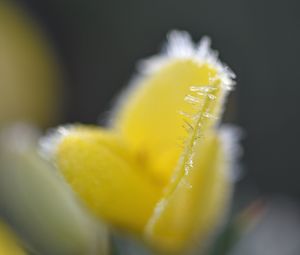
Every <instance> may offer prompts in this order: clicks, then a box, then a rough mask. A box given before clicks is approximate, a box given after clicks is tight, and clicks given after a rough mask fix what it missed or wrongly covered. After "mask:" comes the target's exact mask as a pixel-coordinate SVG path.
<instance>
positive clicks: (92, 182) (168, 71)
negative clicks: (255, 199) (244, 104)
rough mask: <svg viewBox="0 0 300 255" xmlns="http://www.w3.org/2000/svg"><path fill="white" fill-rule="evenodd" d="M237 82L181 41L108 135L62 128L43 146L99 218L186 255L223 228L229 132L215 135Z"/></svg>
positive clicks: (155, 63)
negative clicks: (228, 95) (224, 105)
mask: <svg viewBox="0 0 300 255" xmlns="http://www.w3.org/2000/svg"><path fill="white" fill-rule="evenodd" d="M233 77H234V75H233V74H232V72H231V71H230V70H229V69H228V68H227V67H226V66H224V65H223V64H222V63H221V62H220V61H219V60H218V58H217V54H216V53H215V52H214V51H212V50H211V49H210V46H209V39H207V38H204V39H203V40H202V41H201V42H200V43H199V44H198V45H194V44H193V43H192V42H191V40H190V37H189V35H188V34H187V33H185V32H176V31H175V32H172V33H170V34H169V38H168V44H167V47H166V49H165V51H164V53H163V54H161V55H158V56H155V57H153V58H151V59H150V60H147V61H144V62H142V64H141V65H140V73H139V74H138V75H137V76H136V77H135V79H134V80H133V82H132V84H131V85H130V86H129V89H128V90H127V91H125V92H124V93H123V94H122V95H121V97H120V99H119V101H118V102H117V104H116V107H115V109H114V111H113V112H112V116H111V120H110V126H109V127H108V128H101V127H95V126H84V125H73V126H66V127H61V128H58V130H57V132H55V133H54V134H52V135H50V136H48V137H46V138H44V139H43V140H42V146H43V150H44V153H46V154H47V155H48V156H50V158H51V159H52V160H53V161H54V162H55V164H56V165H57V168H58V169H59V170H60V172H61V173H62V174H63V176H64V177H65V179H66V180H67V182H68V183H69V184H70V185H71V187H72V188H73V190H74V191H75V192H76V194H77V195H78V196H79V197H80V198H81V200H82V201H83V202H84V203H85V205H86V206H87V208H89V209H90V210H91V211H92V212H93V213H94V214H95V215H96V216H98V217H99V218H100V219H104V220H106V221H107V222H108V223H109V224H110V225H112V226H114V227H116V228H119V229H122V230H126V231H128V232H131V233H133V234H135V235H138V236H139V237H140V238H141V239H142V240H144V241H145V242H146V243H148V244H149V245H150V246H151V247H153V248H154V250H157V251H158V252H162V253H164V254H165V253H172V254H175V253H179V254H182V253H184V252H183V251H187V250H188V249H189V248H191V247H192V246H193V244H194V245H195V243H200V244H199V245H201V244H204V242H205V240H207V238H209V236H210V235H212V234H213V232H214V231H215V230H216V229H217V227H218V226H219V225H220V224H221V222H222V219H223V218H224V215H225V214H226V210H227V207H228V202H229V200H230V197H231V190H232V180H231V174H230V168H231V159H232V156H231V155H230V154H231V151H230V150H228V148H230V147H231V145H230V144H231V143H232V141H231V140H232V139H231V137H230V134H229V133H230V131H228V129H224V128H222V127H219V120H220V117H221V113H222V111H223V103H224V100H225V98H226V95H227V92H228V91H229V90H230V89H231V88H232V85H233V81H232V78H233Z"/></svg>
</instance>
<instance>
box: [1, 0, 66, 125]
mask: <svg viewBox="0 0 300 255" xmlns="http://www.w3.org/2000/svg"><path fill="white" fill-rule="evenodd" d="M55 56H56V54H55V52H54V50H53V49H52V48H51V46H50V45H49V41H48V38H46V36H45V35H44V33H43V31H42V29H41V28H40V27H39V26H38V24H37V23H36V22H35V21H34V19H33V18H32V17H31V16H30V14H28V13H27V12H26V10H25V9H23V8H21V7H19V6H17V5H16V4H13V1H10V0H7V1H6V0H2V1H1V2H0V91H1V93H0V126H2V125H7V124H10V123H13V122H16V121H25V122H29V123H34V124H36V125H38V126H40V127H47V126H48V125H49V124H52V125H53V123H56V122H57V119H58V114H59V113H58V111H59V110H60V98H61V94H62V93H61V92H62V90H60V85H61V84H62V73H61V70H60V67H59V65H58V59H57V58H56V57H55Z"/></svg>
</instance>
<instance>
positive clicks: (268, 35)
mask: <svg viewBox="0 0 300 255" xmlns="http://www.w3.org/2000/svg"><path fill="white" fill-rule="evenodd" d="M19 2H21V3H22V4H24V5H26V6H27V7H28V8H29V9H31V11H32V12H33V13H34V15H35V16H36V17H37V19H38V20H39V22H40V23H41V24H42V26H43V27H44V28H45V29H46V31H48V34H49V37H50V39H52V41H53V43H54V46H55V47H56V49H57V51H58V53H59V56H60V57H61V59H62V62H63V65H64V68H65V71H66V77H67V85H66V87H67V91H68V93H67V95H68V97H67V98H66V101H65V118H64V121H65V122H74V121H80V122H86V123H95V122H97V121H98V119H99V116H100V121H101V120H103V119H105V116H106V115H107V110H108V109H109V108H110V105H111V103H112V100H113V98H114V96H115V95H116V94H117V92H118V91H119V90H120V88H122V87H123V86H124V85H126V83H127V81H128V80H129V78H130V76H131V74H133V72H134V66H135V63H136V61H137V60H138V59H140V58H144V57H147V56H149V55H152V54H153V53H156V52H157V50H158V49H159V48H160V46H161V43H162V42H163V40H164V37H165V34H166V33H167V32H168V31H169V30H170V29H174V28H177V29H184V30H187V31H189V32H190V33H191V34H192V36H193V38H194V39H197V40H198V39H199V38H200V37H201V36H202V35H209V36H211V37H212V39H213V47H214V48H216V49H218V50H219V51H220V52H221V58H222V60H224V61H225V62H226V63H227V64H228V65H229V66H230V67H232V69H233V70H234V71H235V72H236V74H237V77H238V78H237V82H238V85H237V89H236V91H235V93H234V94H233V95H232V96H231V99H230V106H229V113H230V114H227V119H230V120H233V121H234V122H235V123H236V124H238V125H240V126H241V127H243V129H244V130H245V132H246V138H245V139H244V141H243V144H244V149H245V156H244V158H243V166H244V169H245V173H246V174H245V177H244V178H243V180H242V182H241V183H240V187H247V186H248V185H250V186H251V187H252V189H254V190H255V189H256V188H257V189H258V190H260V191H261V192H264V193H270V192H271V193H288V194H290V195H294V196H297V197H298V198H299V197H300V185H299V182H300V155H299V151H300V150H299V142H300V139H299V138H300V133H299V130H300V83H299V81H300V71H299V53H300V35H299V28H300V17H299V13H300V12H299V11H300V8H299V7H300V6H299V0H284V1H278V0H277V1H276V0H266V1H264V0H247V1H246V0H228V1H226V0H220V1H216V0H210V1H208V0H203V1H201V0H198V1H196V0H194V1H192V0H185V1H179V0H173V1H171V0H166V1H164V0H160V1H158V0H148V1H147V0H133V1H126V0H119V1H116V0H110V1H108V0H103V1H101V0H97V1H96V0H81V1H79V0H43V1H41V0H19Z"/></svg>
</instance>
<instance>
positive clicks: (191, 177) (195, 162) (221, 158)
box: [145, 133, 232, 254]
mask: <svg viewBox="0 0 300 255" xmlns="http://www.w3.org/2000/svg"><path fill="white" fill-rule="evenodd" d="M226 156H227V155H226V153H225V151H224V147H223V145H222V143H221V141H220V138H219V137H218V136H217V135H216V134H215V133H210V134H207V135H206V137H205V138H204V139H200V140H199V141H197V142H196V143H195V144H194V145H193V148H190V149H188V150H187V151H186V155H184V160H183V161H182V164H181V165H180V167H179V170H178V172H177V173H176V176H175V177H174V180H173V182H171V183H170V184H169V186H168V191H167V194H166V195H165V197H164V198H163V199H162V200H161V201H160V202H159V204H158V205H157V207H156V209H155V213H154V214H153V216H152V218H151V219H150V221H149V223H148V225H147V227H146V233H145V235H146V239H147V240H148V241H149V242H150V243H152V244H153V245H154V246H155V247H156V248H158V249H159V250H162V251H164V252H165V253H171V254H174V253H176V254H182V253H181V252H182V251H183V250H186V249H187V248H191V247H192V245H191V244H197V243H200V245H203V242H204V240H205V238H207V237H209V235H210V234H212V231H213V230H215V229H216V227H217V226H218V225H219V224H220V221H221V220H222V219H223V217H224V211H226V207H225V206H226V205H227V203H228V200H229V198H230V194H231V186H232V185H231V179H230V178H229V175H228V167H229V166H228V161H227V159H226Z"/></svg>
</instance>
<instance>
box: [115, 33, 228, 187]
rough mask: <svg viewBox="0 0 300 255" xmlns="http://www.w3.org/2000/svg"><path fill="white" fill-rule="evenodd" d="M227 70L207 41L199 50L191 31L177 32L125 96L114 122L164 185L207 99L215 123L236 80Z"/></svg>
mask: <svg viewBox="0 0 300 255" xmlns="http://www.w3.org/2000/svg"><path fill="white" fill-rule="evenodd" d="M226 70H227V69H226ZM226 70H225V68H224V67H223V66H222V65H221V63H220V62H219V61H218V59H217V58H216V55H215V53H214V52H213V51H212V50H210V49H209V46H208V41H207V39H204V40H203V41H202V42H200V45H199V46H198V48H196V47H195V46H194V45H193V44H192V42H191V41H190V39H189V37H188V35H187V34H185V33H178V32H173V33H172V34H170V36H169V42H168V46H167V50H166V53H165V54H163V55H161V56H159V57H155V58H154V59H152V60H151V59H150V60H149V61H148V62H146V67H145V66H144V68H143V70H142V74H141V75H139V76H138V77H137V78H136V79H135V81H134V84H133V85H132V86H131V87H130V89H129V90H128V91H127V92H126V93H125V94H124V95H123V97H121V100H120V102H119V105H118V107H117V108H116V111H115V112H114V116H113V121H112V126H113V127H114V128H115V129H116V130H117V131H118V132H119V133H120V135H121V136H122V138H123V139H124V140H125V142H126V143H127V144H128V146H129V147H130V148H131V149H132V150H133V153H134V154H135V155H136V157H137V159H138V161H139V162H140V163H141V164H142V166H143V168H144V169H145V171H149V172H150V173H151V174H152V175H153V176H154V177H156V178H157V179H158V180H159V181H160V182H161V183H162V184H166V183H167V181H168V180H169V178H170V175H171V173H172V172H173V169H174V168H175V166H176V164H177V161H178V158H179V156H180V154H181V153H182V146H184V141H185V140H186V138H187V134H188V132H186V129H190V127H191V126H192V125H193V122H194V116H195V114H196V113H197V112H198V108H199V107H201V106H202V105H203V104H206V103H207V102H208V101H207V98H208V99H209V100H210V102H209V103H210V104H212V106H211V107H210V111H209V112H203V116H204V117H206V118H207V120H208V121H207V122H206V124H208V126H211V125H213V124H214V123H215V122H216V121H217V119H218V117H219V115H220V110H221V106H222V102H223V100H224V96H225V94H226V92H227V90H228V88H229V86H230V85H231V84H232V81H231V80H230V74H229V73H228V72H227V71H226ZM184 98H185V100H184ZM180 113H181V114H180Z"/></svg>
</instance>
